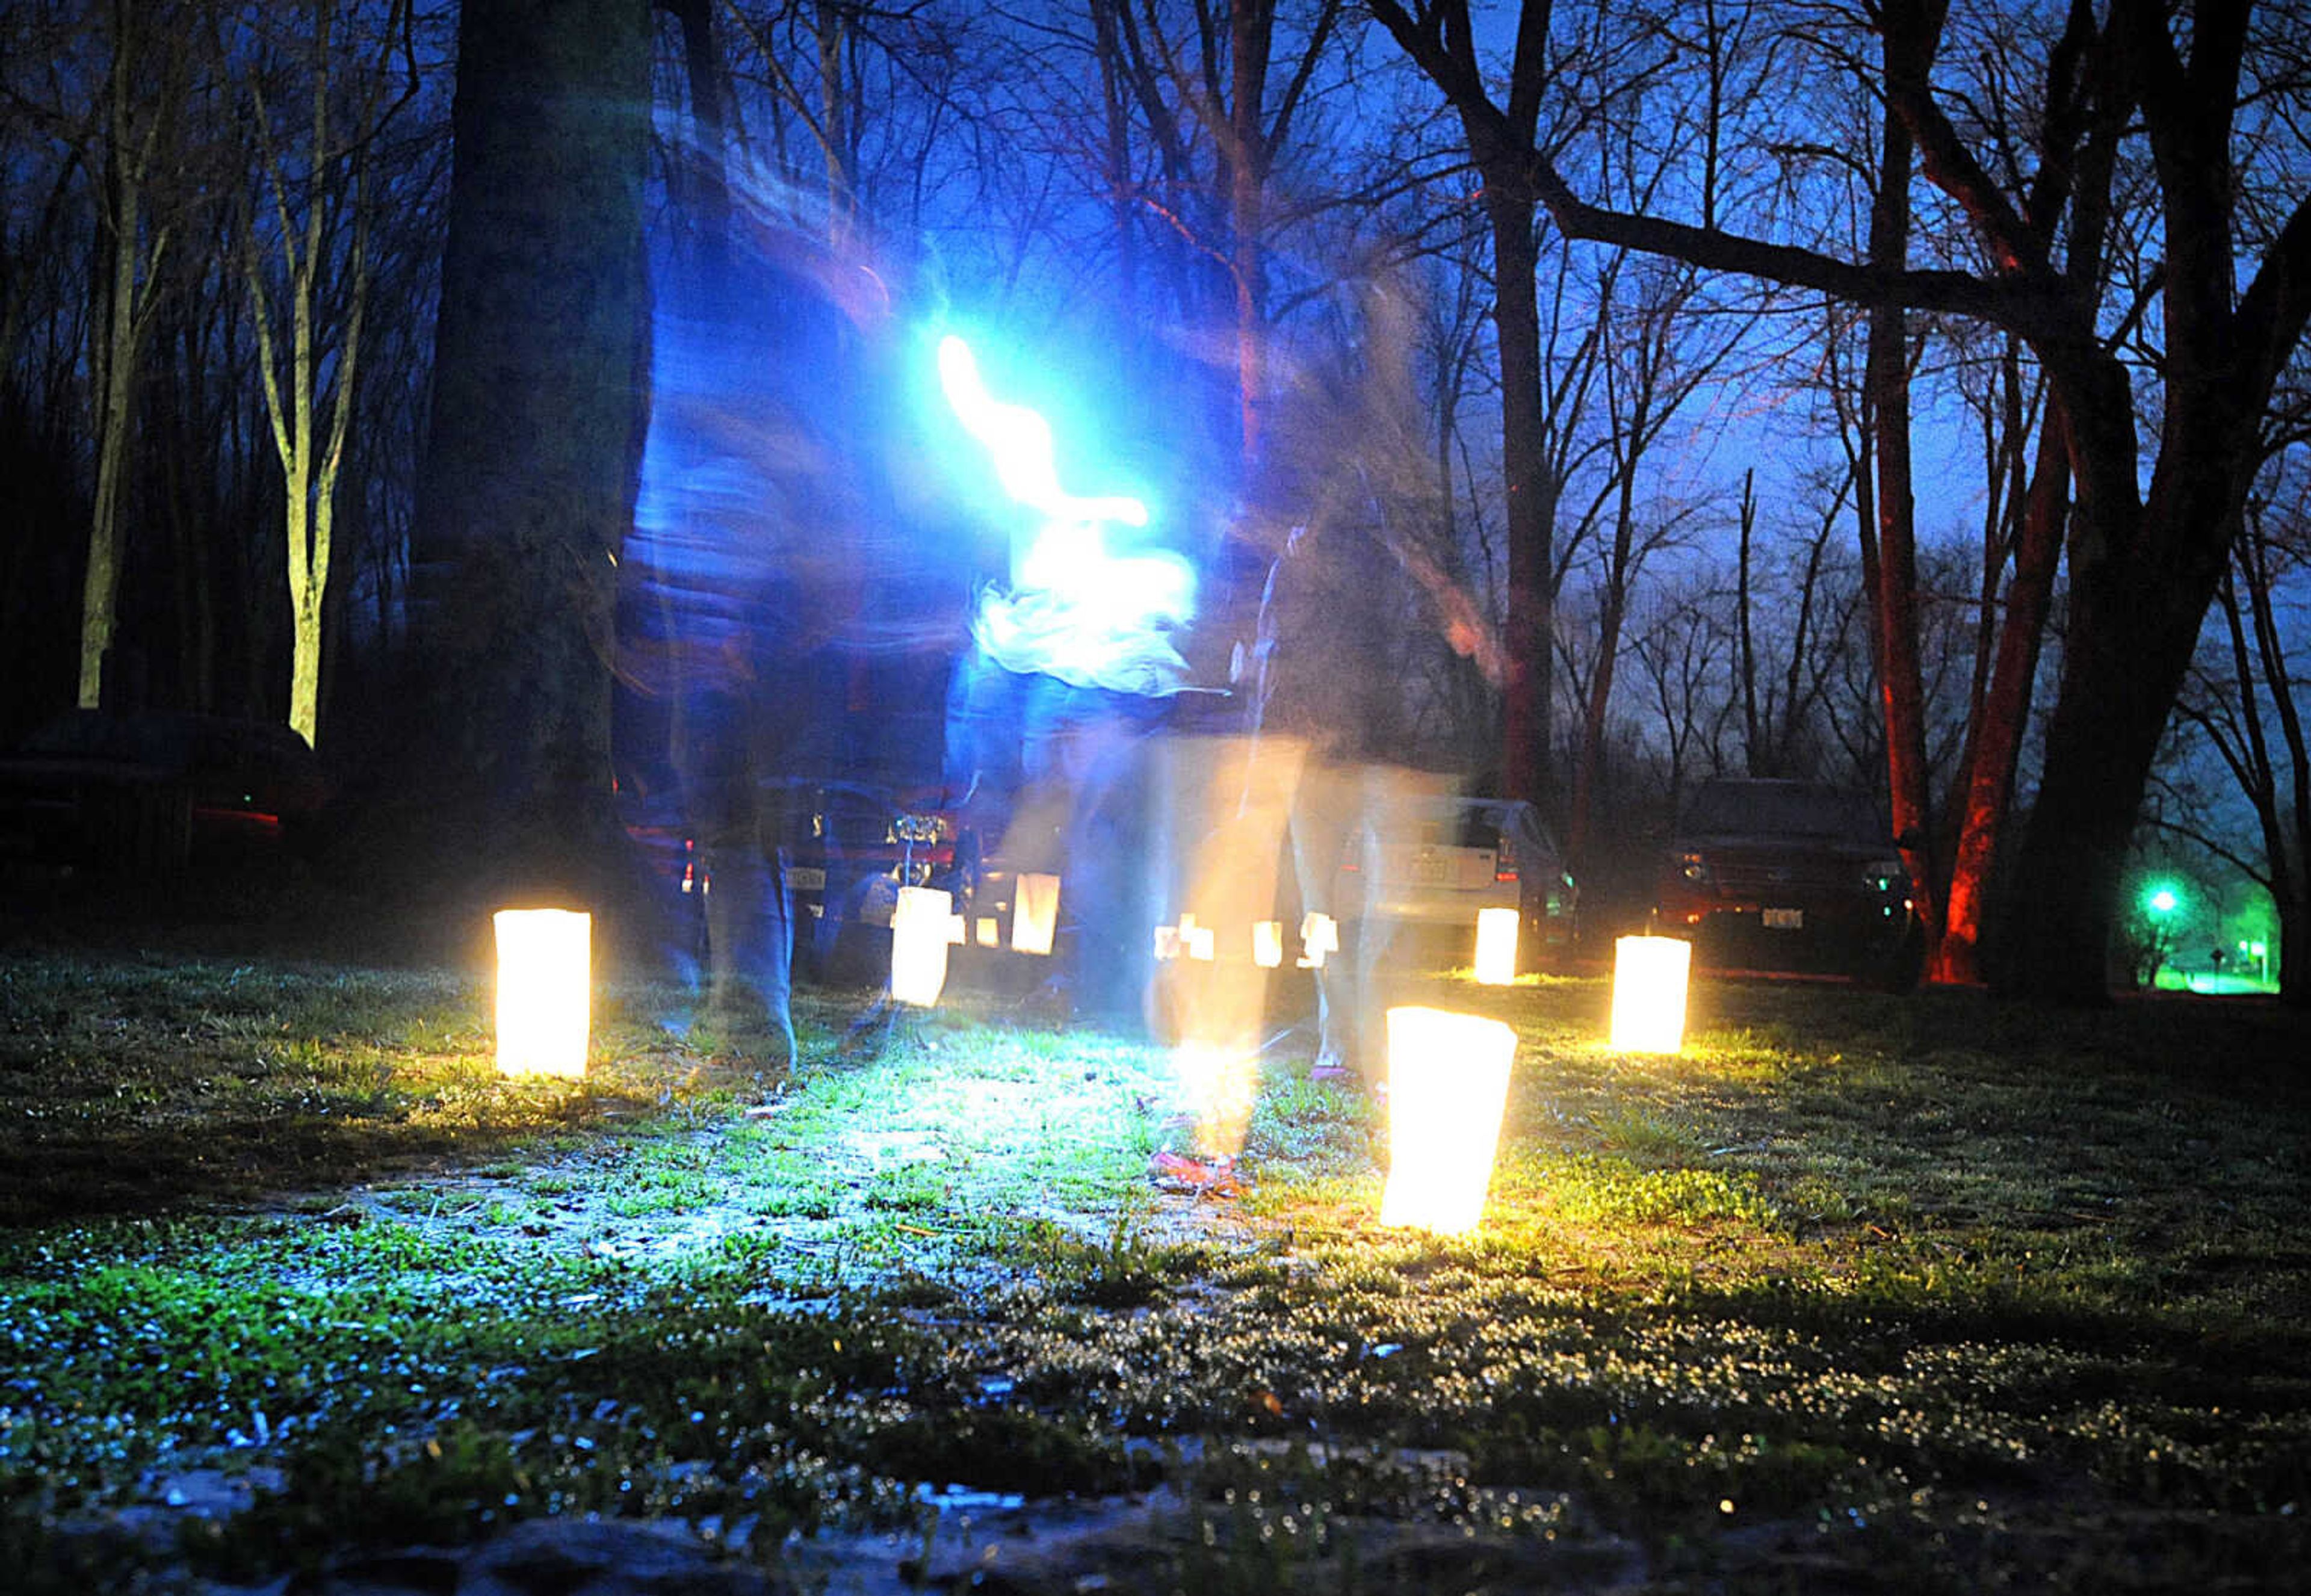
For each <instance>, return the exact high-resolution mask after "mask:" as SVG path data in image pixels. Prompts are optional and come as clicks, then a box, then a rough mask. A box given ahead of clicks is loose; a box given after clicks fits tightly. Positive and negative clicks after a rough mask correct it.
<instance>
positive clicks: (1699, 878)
mask: <svg viewBox="0 0 2311 1596" xmlns="http://www.w3.org/2000/svg"><path fill="white" fill-rule="evenodd" d="M1677 873H1678V874H1679V875H1680V876H1684V877H1685V878H1686V879H1687V881H1690V882H1693V883H1695V884H1696V885H1698V884H1699V883H1701V882H1704V881H1706V880H1708V879H1709V865H1708V862H1707V861H1706V860H1705V859H1703V858H1702V857H1701V855H1699V854H1698V853H1681V854H1679V855H1678V859H1677Z"/></svg>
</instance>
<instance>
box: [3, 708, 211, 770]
mask: <svg viewBox="0 0 2311 1596" xmlns="http://www.w3.org/2000/svg"><path fill="white" fill-rule="evenodd" d="M191 740H192V728H191V727H190V725H189V724H188V723H187V722H184V721H181V720H170V719H164V718H161V717H146V716H113V715H100V714H92V713H89V712H87V711H73V712H72V713H70V714H67V715H64V716H61V717H59V718H58V719H57V720H51V721H49V722H48V724H47V725H46V726H43V727H41V728H39V730H38V731H36V732H34V733H33V734H32V735H31V737H27V738H25V739H24V742H23V744H22V749H21V751H22V752H23V753H26V754H61V755H66V756H70V757H74V758H94V759H123V760H142V761H149V762H151V763H160V764H182V763H185V762H186V760H187V758H188V757H189V748H190V744H191Z"/></svg>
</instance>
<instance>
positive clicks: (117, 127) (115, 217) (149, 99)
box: [80, 0, 190, 709]
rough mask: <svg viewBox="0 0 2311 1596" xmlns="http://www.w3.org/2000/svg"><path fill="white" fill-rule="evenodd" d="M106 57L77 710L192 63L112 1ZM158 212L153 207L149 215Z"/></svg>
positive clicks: (98, 680)
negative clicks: (92, 463) (92, 455)
mask: <svg viewBox="0 0 2311 1596" xmlns="http://www.w3.org/2000/svg"><path fill="white" fill-rule="evenodd" d="M105 14H106V18H107V22H108V24H109V31H108V34H107V41H108V43H109V55H108V58H107V61H106V65H105V67H104V89H103V93H102V100H101V104H102V107H103V115H102V120H101V122H100V126H99V129H98V139H99V143H98V146H97V149H96V150H95V151H94V152H93V153H92V155H91V156H90V157H89V158H90V159H92V161H95V162H96V163H97V165H98V167H99V170H97V172H96V174H95V181H96V187H97V188H98V191H99V192H100V194H101V195H102V196H103V231H102V233H101V235H100V237H101V240H102V243H103V247H104V251H105V264H104V268H103V273H102V275H101V277H100V279H99V282H100V292H101V294H102V301H101V306H102V309H101V313H100V318H99V320H98V321H97V323H96V326H95V327H94V329H93V331H94V336H93V337H92V342H91V347H90V352H89V364H90V369H91V371H92V373H93V387H94V390H95V401H94V405H93V406H92V409H93V413H94V414H93V420H94V423H95V424H94V429H93V430H94V434H95V438H96V486H95V493H94V495H93V498H92V503H91V506H90V514H89V531H88V563H87V565H86V568H85V575H84V577H83V582H82V588H81V641H80V704H81V707H82V708H83V709H95V708H97V707H98V706H100V704H102V703H103V702H104V701H105V687H106V680H105V676H106V670H107V667H108V661H109V658H110V656H111V654H112V650H113V632H114V622H115V618H116V606H117V604H118V596H119V588H120V562H121V554H122V541H123V532H122V524H121V505H122V500H123V493H124V484H125V482H126V476H127V472H128V468H129V441H130V436H131V433H132V431H133V429H134V427H135V411H134V405H135V393H136V379H137V363H138V358H139V356H140V354H141V353H142V352H143V349H144V336H145V333H146V331H147V330H148V329H149V328H150V327H151V326H152V321H153V310H154V308H155V306H156V303H157V298H156V292H155V290H156V285H157V284H158V283H159V282H160V281H161V278H160V275H159V267H160V265H161V261H162V260H163V259H164V258H165V257H166V256H167V254H168V251H169V247H170V239H171V237H172V229H173V226H174V219H173V217H172V216H171V214H170V211H169V209H168V206H169V205H170V203H172V201H173V200H174V198H175V197H176V196H172V195H170V194H167V193H166V192H162V193H161V194H158V195H156V194H155V192H154V189H155V186H156V184H161V185H165V179H166V171H167V163H168V162H169V161H171V160H172V159H174V157H175V156H176V155H177V153H178V152H177V150H176V149H175V148H174V146H173V145H172V144H171V142H170V141H171V139H172V138H173V136H174V131H175V127H176V123H177V118H179V115H180V114H181V112H182V110H183V109H184V102H185V99H186V96H187V93H188V92H189V88H190V85H189V81H188V71H189V61H188V58H187V55H186V53H185V52H184V51H183V50H181V49H179V48H173V43H174V41H175V40H176V39H179V38H181V37H182V36H183V33H184V31H185V30H184V29H183V28H182V26H181V24H180V21H179V18H178V17H177V16H176V15H175V14H174V8H171V7H167V6H144V5H139V4H135V0H111V3H110V4H109V6H108V7H107V8H106V13H105ZM156 205H157V207H158V208H157V209H156Z"/></svg>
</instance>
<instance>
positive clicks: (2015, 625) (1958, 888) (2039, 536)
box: [1929, 415, 2070, 985]
mask: <svg viewBox="0 0 2311 1596" xmlns="http://www.w3.org/2000/svg"><path fill="white" fill-rule="evenodd" d="M2069 508H2070V471H2069V460H2068V458H2067V457H2066V456H2065V455H2064V454H2063V452H2062V439H2061V430H2060V423H2059V422H2058V421H2057V419H2056V418H2054V416H2051V415H2050V416H2048V418H2047V420H2046V423H2045V432H2044V434H2043V436H2042V437H2041V440H2040V442H2039V449H2038V465H2037V469H2036V472H2035V473H2034V474H2033V475H2032V476H2031V480H2030V487H2029V492H2028V496H2027V499H2026V501H2025V503H2024V506H2023V510H2022V540H2021V544H2020V545H2019V548H2018V549H2017V550H2016V553H2015V556H2014V577H2013V580H2011V581H2010V582H2009V583H2008V584H2007V587H2006V619H2005V621H2004V623H2003V624H2001V626H2000V628H1999V632H1998V650H1997V652H1998V658H1997V663H1996V665H1995V667H1993V671H1992V674H1991V678H1990V685H1989V688H1988V690H1987V692H1986V693H1984V696H1983V700H1982V707H1981V709H1980V710H1979V711H1977V712H1976V714H1975V726H1974V739H1973V746H1972V747H1971V749H1970V751H1969V753H1968V755H1967V768H1966V795H1965V800H1964V801H1965V809H1964V811H1963V813H1962V814H1961V815H1960V818H1959V828H1958V849H1957V852H1956V857H1955V858H1954V859H1953V860H1952V862H1951V865H1950V880H1949V898H1948V900H1947V903H1946V906H1945V909H1944V912H1943V918H1942V936H1941V941H1940V945H1939V946H1937V947H1936V948H1935V950H1934V956H1933V963H1932V968H1931V970H1930V972H1929V973H1930V974H1931V975H1932V979H1934V980H1935V981H1947V982H1950V983H1952V984H1957V985H1970V984H1973V983H1975V982H1977V981H1981V980H1982V979H1983V976H1984V970H1983V957H1982V955H1983V938H1984V930H1985V927H1984V918H1985V914H1986V911H1987V910H1988V907H1989V902H1990V886H1991V871H1992V870H1993V868H1994V867H1995V865H1996V862H1997V859H1998V850H1999V845H2000V838H2001V836H2002V835H2003V834H2004V832H2005V829H2006V821H2007V817H2008V815H2009V813H2010V811H2011V809H2012V807H2013V804H2014V774H2015V771H2016V769H2017V768H2018V767H2019V764H2020V763H2021V758H2022V739H2023V736H2024V734H2025V733H2026V732H2027V731H2028V728H2029V719H2030V693H2031V685H2032V684H2033V683H2034V682H2035V681H2036V677H2037V674H2038V656H2039V652H2040V650H2041V648H2042V646H2043V644H2044V642H2045V635H2046V616H2047V614H2048V612H2049V610H2050V609H2051V608H2052V606H2053V603H2054V571H2055V568H2056V566H2057V565H2058V564H2059V563H2061V560H2062V528H2063V526H2064V524H2065V521H2066V519H2067V511H2068V510H2069Z"/></svg>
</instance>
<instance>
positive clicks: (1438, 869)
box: [1412, 859, 1444, 886]
mask: <svg viewBox="0 0 2311 1596" xmlns="http://www.w3.org/2000/svg"><path fill="white" fill-rule="evenodd" d="M1412 879H1413V881H1414V882H1415V883H1416V884H1417V885H1421V886H1442V885H1444V861H1443V859H1415V860H1413V861H1412Z"/></svg>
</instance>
